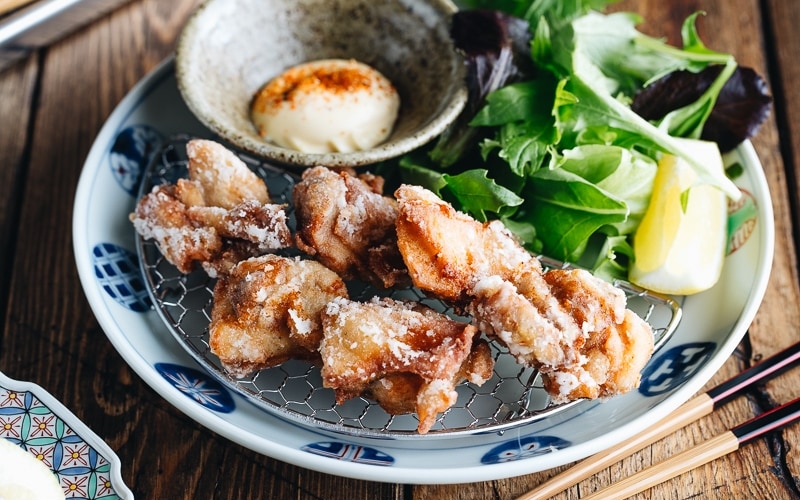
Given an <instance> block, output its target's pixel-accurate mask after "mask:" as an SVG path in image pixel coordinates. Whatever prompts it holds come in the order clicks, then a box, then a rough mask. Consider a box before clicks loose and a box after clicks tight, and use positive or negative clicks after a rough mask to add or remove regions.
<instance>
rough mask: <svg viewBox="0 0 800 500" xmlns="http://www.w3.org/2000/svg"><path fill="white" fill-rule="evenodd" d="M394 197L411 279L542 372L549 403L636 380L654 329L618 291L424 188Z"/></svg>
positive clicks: (599, 393) (602, 393)
mask: <svg viewBox="0 0 800 500" xmlns="http://www.w3.org/2000/svg"><path fill="white" fill-rule="evenodd" d="M396 196H397V198H398V201H399V207H400V214H399V216H398V219H397V235H398V246H399V248H400V251H401V253H402V255H403V258H404V260H405V262H406V265H407V266H408V268H409V273H410V275H411V277H412V279H413V281H414V284H415V285H416V286H418V287H419V288H421V289H422V290H424V291H426V292H429V293H432V294H434V295H436V296H438V297H440V298H443V299H445V300H448V301H453V302H456V303H458V304H461V305H463V307H464V308H465V310H466V311H467V312H468V313H469V314H471V315H472V317H473V318H474V321H475V323H476V324H477V325H478V327H479V328H480V329H481V330H482V331H483V332H484V333H486V334H487V335H490V336H492V337H494V338H496V339H497V340H499V341H500V342H501V343H503V344H505V345H506V346H507V347H508V348H509V352H510V353H511V354H512V355H514V356H515V357H516V358H517V360H518V361H519V362H520V363H523V364H526V365H528V366H532V367H534V368H536V369H538V370H539V371H540V372H541V373H542V375H543V378H544V380H545V389H546V390H547V392H548V393H549V394H550V395H551V397H552V399H553V401H554V402H556V403H560V402H565V401H570V400H573V399H577V398H597V397H607V396H611V395H614V394H620V393H624V392H627V391H629V390H631V389H632V388H634V387H636V386H637V385H638V383H639V378H640V372H641V370H642V368H643V367H644V365H645V363H646V362H647V361H648V360H649V359H650V356H651V354H652V352H653V334H652V331H651V329H650V326H649V325H648V324H647V323H646V322H645V321H644V320H642V319H641V318H640V317H639V316H637V315H636V314H634V313H632V312H631V311H629V310H627V309H626V300H625V295H624V293H623V292H622V291H621V290H619V289H617V288H615V287H614V286H612V285H611V284H609V283H606V282H604V281H602V280H600V279H599V278H595V277H594V276H592V275H591V274H590V273H588V272H587V271H583V270H553V271H549V272H546V273H545V272H542V267H541V264H540V263H539V261H538V260H537V259H535V258H534V257H532V256H530V255H529V254H528V253H527V252H526V251H525V249H524V248H523V247H522V246H521V245H520V244H519V243H518V242H517V241H516V239H515V238H514V237H513V236H512V235H511V234H510V233H509V232H507V231H504V230H501V229H499V228H497V227H496V226H497V224H498V223H496V222H493V223H487V224H481V223H479V222H478V221H475V220H474V219H472V218H470V217H468V216H467V215H465V214H463V213H460V212H457V211H456V210H454V209H453V208H452V207H451V206H450V205H449V204H447V203H445V202H443V201H442V200H440V199H439V198H438V197H436V196H435V195H433V193H431V192H429V191H427V190H424V189H422V188H418V187H413V186H402V187H401V188H399V189H398V190H397V192H396ZM453 235H458V237H453Z"/></svg>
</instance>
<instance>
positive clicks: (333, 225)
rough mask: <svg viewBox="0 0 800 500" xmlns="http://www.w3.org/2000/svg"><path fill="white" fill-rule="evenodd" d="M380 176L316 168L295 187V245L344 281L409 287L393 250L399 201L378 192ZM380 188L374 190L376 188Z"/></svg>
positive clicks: (394, 248) (403, 267) (380, 181)
mask: <svg viewBox="0 0 800 500" xmlns="http://www.w3.org/2000/svg"><path fill="white" fill-rule="evenodd" d="M382 185H383V183H382V180H381V179H380V178H379V177H376V176H374V175H371V174H367V176H366V177H365V176H362V177H355V176H353V175H351V174H349V173H347V172H344V171H342V172H334V171H332V170H329V169H327V168H325V167H314V168H310V169H307V170H306V171H304V172H303V178H302V180H301V181H300V182H299V183H297V184H296V185H295V187H294V191H293V195H292V198H293V201H294V207H295V214H296V217H297V228H298V229H297V235H296V244H297V247H298V248H300V250H302V251H304V252H306V253H308V254H309V255H312V256H314V257H315V258H316V259H317V260H319V261H320V262H322V263H323V264H325V266H327V267H328V268H330V269H332V270H334V271H336V272H337V273H339V275H340V276H342V277H343V278H344V279H346V280H349V279H356V278H358V279H361V280H363V281H366V282H369V283H371V284H373V285H375V286H377V287H380V288H391V287H396V286H406V285H408V282H409V280H408V274H407V272H406V269H405V265H404V264H403V259H402V258H401V257H400V253H399V251H398V249H397V243H396V241H397V237H396V234H395V219H396V218H397V203H396V202H395V200H393V199H392V198H390V197H387V196H383V195H382V194H381V193H380V189H382ZM375 189H378V191H375Z"/></svg>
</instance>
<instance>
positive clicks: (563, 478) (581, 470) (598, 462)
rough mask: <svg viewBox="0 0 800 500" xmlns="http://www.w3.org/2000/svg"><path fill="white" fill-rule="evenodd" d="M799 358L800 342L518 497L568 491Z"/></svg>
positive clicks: (531, 498)
mask: <svg viewBox="0 0 800 500" xmlns="http://www.w3.org/2000/svg"><path fill="white" fill-rule="evenodd" d="M798 361H800V342H797V343H795V344H793V345H791V346H789V347H787V348H786V349H784V350H782V351H780V352H778V353H776V354H773V355H772V356H770V357H769V358H767V359H765V360H763V361H761V362H760V363H759V364H757V365H754V366H752V367H750V368H748V369H747V370H744V371H742V372H741V373H740V374H738V375H736V376H734V377H732V378H730V379H728V380H726V381H725V382H722V383H721V384H719V385H717V386H716V387H714V388H712V389H710V390H708V391H707V392H705V393H703V394H700V395H698V396H696V397H694V398H692V399H690V400H689V401H687V402H686V403H684V404H683V405H682V406H680V407H679V408H678V409H677V410H675V411H674V412H672V413H670V414H669V415H668V416H667V417H666V418H664V419H662V420H661V421H659V422H658V423H657V424H656V425H653V426H652V427H650V428H648V429H646V430H644V431H643V432H641V433H639V434H637V435H635V436H633V437H631V438H629V439H628V440H626V441H623V442H622V443H620V444H618V445H617V446H613V447H612V448H610V449H608V450H606V451H603V452H600V453H597V454H595V455H592V456H591V457H589V458H586V459H584V460H583V461H581V462H579V463H578V464H576V465H574V466H573V467H571V468H569V469H567V470H565V471H564V472H562V473H560V474H558V475H556V476H554V477H553V478H551V479H550V480H548V481H546V482H545V483H542V484H541V485H539V486H538V487H536V488H535V489H533V490H531V491H529V492H528V493H526V494H524V495H522V496H520V497H518V498H517V500H535V499H536V500H540V499H544V498H549V497H551V496H553V495H555V494H556V493H559V492H561V491H564V490H565V489H567V488H569V487H570V486H573V485H575V484H577V483H579V482H580V481H582V480H584V479H586V478H588V477H590V476H592V475H594V474H596V473H598V472H600V471H601V470H603V469H605V468H606V467H608V466H610V465H612V464H614V463H616V462H618V461H620V460H622V459H623V458H625V457H627V456H629V455H631V454H633V453H635V452H636V451H638V450H641V449H642V448H644V447H646V446H648V445H650V444H652V443H655V442H656V441H658V440H660V439H663V438H665V437H666V436H669V435H670V434H672V433H673V432H675V431H677V430H678V429H680V428H682V427H685V426H687V425H689V424H690V423H692V422H694V421H696V420H698V419H700V418H702V417H704V416H706V415H709V414H710V413H711V412H712V411H714V410H715V409H717V408H719V407H720V406H722V405H723V404H725V403H727V402H728V401H730V400H732V399H733V398H735V397H737V396H739V395H741V394H743V393H744V392H746V391H747V390H749V389H750V388H751V387H753V386H754V385H757V384H759V383H760V382H763V381H765V380H768V379H770V378H772V377H774V376H776V375H778V374H779V373H782V372H783V371H784V370H786V369H788V368H789V367H791V366H792V365H794V364H795V363H797V362H798Z"/></svg>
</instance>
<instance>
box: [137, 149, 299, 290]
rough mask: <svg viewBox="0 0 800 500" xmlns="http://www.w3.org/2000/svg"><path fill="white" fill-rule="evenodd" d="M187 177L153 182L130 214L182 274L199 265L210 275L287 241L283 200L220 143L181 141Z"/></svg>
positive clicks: (141, 233) (217, 273)
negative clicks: (277, 199)
mask: <svg viewBox="0 0 800 500" xmlns="http://www.w3.org/2000/svg"><path fill="white" fill-rule="evenodd" d="M186 152H187V155H188V158H189V162H188V171H189V178H188V179H178V181H177V182H176V183H175V184H165V185H159V186H155V187H154V188H153V189H152V191H151V192H150V193H148V194H146V195H145V196H143V197H142V199H141V200H140V201H139V203H138V204H137V206H136V210H135V212H134V213H132V214H131V215H130V219H131V221H132V222H133V225H134V228H135V229H136V231H137V232H138V233H139V234H140V235H141V236H142V237H143V238H145V239H153V240H155V242H156V245H157V246H158V248H159V250H160V251H161V253H162V254H163V255H164V257H165V258H166V259H167V260H168V261H169V262H171V263H172V264H173V265H174V266H175V267H177V268H178V270H179V271H181V272H182V273H190V272H192V270H193V269H194V268H195V266H196V265H200V266H201V267H202V268H203V269H204V270H205V271H206V272H207V273H208V274H209V275H210V276H212V277H216V276H217V275H219V274H221V273H224V272H226V271H227V270H229V269H230V268H231V267H232V266H233V265H235V264H236V263H237V262H239V261H241V260H244V259H247V258H249V257H253V256H257V255H263V254H264V253H267V252H270V251H273V250H278V249H282V248H286V247H287V246H289V245H290V244H291V242H292V237H291V233H290V231H289V227H288V226H287V224H286V213H285V210H284V207H283V206H282V205H277V204H273V203H271V201H270V197H269V194H268V192H267V188H266V185H265V184H264V182H263V181H262V180H261V179H260V178H259V177H258V176H257V175H255V174H254V173H253V172H252V171H251V170H250V169H249V168H247V166H246V165H245V164H244V162H242V160H240V159H239V158H238V157H237V156H236V155H235V154H233V153H232V152H231V151H229V150H228V149H226V148H225V147H224V146H222V145H220V144H218V143H216V142H212V141H207V140H200V139H196V140H193V141H189V142H188V143H187V145H186Z"/></svg>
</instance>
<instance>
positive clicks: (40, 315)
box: [0, 0, 800, 500]
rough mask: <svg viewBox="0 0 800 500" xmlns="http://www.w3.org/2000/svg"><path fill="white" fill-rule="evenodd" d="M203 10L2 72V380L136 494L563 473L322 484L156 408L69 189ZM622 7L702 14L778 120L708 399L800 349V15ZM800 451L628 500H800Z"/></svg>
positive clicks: (709, 420)
mask: <svg viewBox="0 0 800 500" xmlns="http://www.w3.org/2000/svg"><path fill="white" fill-rule="evenodd" d="M200 1H201V0H171V1H170V2H164V1H159V0H135V1H133V2H132V3H130V4H128V5H126V6H125V7H122V8H120V9H118V10H116V11H115V12H114V13H112V14H110V15H107V16H105V17H103V18H101V19H100V20H98V21H96V22H94V23H92V24H91V25H89V26H87V27H85V28H83V29H81V30H80V31H78V32H76V33H74V34H72V35H70V36H69V37H67V38H65V39H63V40H61V41H59V42H58V43H56V44H54V45H52V46H50V47H48V48H46V49H43V50H42V51H40V52H39V53H37V54H34V55H33V56H32V57H30V58H28V59H26V60H24V61H20V62H19V63H17V64H15V65H13V66H12V67H10V68H9V69H7V70H5V71H3V72H2V73H0V96H2V98H0V235H2V237H3V238H2V242H0V301H1V302H0V305H2V309H0V311H2V312H1V313H0V317H2V320H3V328H2V332H0V370H3V372H4V373H6V374H7V375H9V376H11V377H13V378H17V379H22V380H30V381H33V382H35V383H38V384H40V385H42V386H43V387H45V388H46V389H47V390H48V391H50V392H51V393H52V394H53V395H54V396H56V397H57V398H58V399H60V400H61V401H62V402H63V403H64V404H66V405H67V406H68V407H69V408H70V409H72V410H73V411H74V412H75V413H76V414H77V415H78V416H79V417H80V418H82V419H83V420H84V421H85V422H87V424H88V425H89V426H90V427H91V428H92V429H93V430H94V431H95V432H97V433H98V434H99V435H100V436H102V437H103V438H104V439H105V440H106V442H107V443H108V444H109V445H110V446H111V447H112V448H113V449H114V450H115V451H116V452H117V454H118V455H119V456H120V458H121V460H122V464H123V471H122V473H123V477H124V479H125V481H126V483H127V484H128V485H129V486H130V487H131V489H132V490H133V491H134V492H135V494H136V495H137V498H168V499H179V498H187V499H206V498H208V499H212V498H213V499H256V500H257V499H272V498H276V499H284V498H286V499H302V500H305V499H324V500H344V499H348V500H351V499H352V500H367V499H384V498H385V499H396V500H455V499H463V500H467V499H487V498H491V499H498V500H507V499H513V498H516V497H517V496H519V495H521V494H522V493H524V492H525V491H527V490H529V489H531V488H533V487H534V486H536V485H537V484H540V483H541V482H543V481H544V480H546V479H547V478H549V477H551V476H553V475H555V474H556V473H557V472H559V471H560V470H563V469H564V467H560V468H557V469H554V470H549V471H544V472H540V473H535V474H529V475H525V476H521V477H516V478H510V479H505V480H498V481H484V482H477V483H470V484H462V485H430V486H427V485H426V486H411V485H398V484H391V483H382V482H370V481H358V480H351V479H345V478H339V477H335V476H331V475H327V474H322V473H318V472H314V471H310V470H308V469H304V468H302V467H298V466H294V465H289V464H286V463H283V462H281V461H278V460H275V459H272V458H269V457H265V456H262V455H260V454H258V453H255V452H252V451H250V450H249V449H247V448H245V447H242V446H240V445H238V444H235V443H232V442H230V441H229V440H227V439H225V438H224V437H222V436H219V435H217V434H215V433H214V432H211V431H209V430H207V429H205V428H203V427H202V426H200V425H199V424H197V423H196V422H194V421H193V420H192V419H190V418H189V417H187V416H185V415H183V414H182V413H181V412H180V411H179V410H177V409H176V408H174V407H173V406H172V405H170V404H169V403H167V402H166V401H165V400H163V399H162V398H161V397H160V396H158V395H157V394H156V393H155V392H154V391H153V390H152V389H150V388H149V387H148V386H147V384H145V383H144V382H143V381H142V380H141V379H140V378H139V377H138V375H136V374H135V373H134V372H133V371H132V370H131V369H130V368H129V367H128V365H127V364H126V363H125V361H124V360H123V359H122V358H121V357H120V356H119V354H118V353H117V352H116V351H115V349H114V348H113V346H112V345H111V344H110V343H109V341H108V340H107V339H106V337H105V335H104V333H103V332H102V330H101V329H100V327H99V326H98V324H97V322H96V320H95V319H94V316H93V315H92V312H91V309H90V308H89V305H88V303H87V301H86V299H85V298H84V295H83V292H82V290H81V287H80V283H79V280H78V276H77V272H76V270H75V265H74V256H73V254H72V235H71V231H72V228H71V216H72V202H73V196H74V191H75V186H76V184H77V180H78V177H79V175H80V171H81V168H82V165H83V162H84V160H85V158H86V155H87V154H88V152H89V149H90V147H91V145H92V143H93V141H94V139H95V137H96V136H97V133H98V132H99V131H100V128H101V127H102V126H103V124H104V123H105V121H106V120H107V118H108V116H109V115H110V114H111V112H112V111H113V110H114V108H115V107H116V106H117V105H118V103H119V102H120V100H121V99H122V98H123V97H124V96H125V95H126V94H127V93H128V92H129V91H130V89H131V88H132V87H133V86H134V85H135V84H136V82H138V81H139V80H140V79H141V78H142V77H144V76H145V75H146V74H147V73H148V72H149V71H151V70H152V69H153V68H155V67H156V66H157V65H158V64H159V63H160V62H161V61H162V60H163V59H164V58H166V57H169V56H170V55H171V54H172V52H173V50H174V47H175V40H176V37H177V35H178V32H179V30H180V28H181V26H182V25H183V23H184V22H185V20H186V19H187V17H188V16H189V15H190V14H191V12H192V10H193V9H194V8H195V7H196V6H197V5H198V4H199V3H200ZM613 8H614V10H630V11H634V12H637V13H639V14H640V15H641V16H642V18H643V19H644V20H645V22H644V24H643V25H642V26H641V28H642V30H643V31H645V32H647V33H649V34H651V35H655V36H666V37H667V38H668V39H669V40H670V41H671V42H672V43H678V42H679V33H680V25H681V23H682V22H683V19H684V18H685V17H686V16H687V15H689V14H691V13H692V12H695V11H697V10H705V11H706V12H707V15H705V16H703V17H701V18H700V19H699V22H698V25H699V26H698V27H699V31H700V34H701V36H702V38H703V40H704V41H705V42H706V44H707V45H708V46H709V47H710V48H712V49H719V50H724V51H728V52H731V53H733V54H735V55H736V57H737V59H738V60H739V62H740V63H741V64H744V65H747V66H752V67H754V68H755V69H756V70H758V72H759V73H761V74H762V75H764V76H765V77H766V78H767V79H768V81H769V83H770V86H771V88H772V90H773V93H774V95H775V99H776V100H775V110H774V112H773V114H772V115H771V117H770V118H769V120H768V121H767V122H766V123H765V124H764V126H763V127H762V129H761V130H760V131H759V133H758V135H757V136H756V137H755V138H754V140H753V144H754V146H755V148H756V150H757V152H758V155H759V158H760V159H761V161H762V163H763V166H764V170H765V173H766V176H767V179H768V182H769V186H770V190H771V193H772V198H773V205H774V207H773V208H774V212H775V223H776V235H775V258H774V264H773V272H772V274H771V278H770V282H769V287H768V290H767V292H766V296H765V300H764V303H763V304H762V306H761V309H760V311H759V313H758V315H757V316H756V318H755V321H754V322H753V324H752V326H751V327H750V329H749V333H748V335H747V336H746V338H745V339H744V341H743V342H742V344H741V345H740V346H739V348H738V349H737V351H736V352H735V353H734V355H733V356H731V358H730V359H729V360H728V361H727V362H726V363H725V364H724V366H723V367H722V369H721V370H720V371H719V372H718V373H717V374H716V375H715V376H714V377H713V378H712V380H711V381H710V382H709V384H708V387H711V386H712V385H715V384H717V383H719V382H721V381H723V380H725V379H726V378H728V377H730V376H732V375H734V374H735V373H737V372H738V371H740V370H741V369H743V368H745V367H748V366H750V365H751V364H752V363H753V362H755V361H756V360H757V359H759V358H760V357H762V356H767V355H770V354H773V353H774V352H777V351H778V350H780V349H781V348H783V347H785V346H786V345H788V344H789V343H791V342H794V341H797V340H798V338H800V305H799V304H800V278H798V262H797V256H796V252H797V244H798V238H800V236H799V234H800V225H798V221H800V212H799V211H798V204H799V203H798V199H799V198H800V190H799V189H798V177H800V125H797V123H796V118H795V117H796V116H797V115H798V114H800V95H798V93H797V91H796V90H795V89H796V87H797V83H796V82H798V81H800V65H798V64H797V61H798V60H800V33H798V30H797V28H796V27H797V26H798V25H800V3H798V2H793V1H785V0H727V1H725V2H719V1H716V0H675V1H671V2H663V1H661V0H638V1H634V0H626V1H624V2H621V3H619V4H616V5H614V7H613ZM797 380H798V372H797V371H791V372H788V373H787V374H785V375H783V376H781V377H779V378H777V379H775V380H774V381H772V382H770V383H768V384H766V385H765V386H764V387H763V388H762V389H761V390H760V391H758V392H757V393H755V394H754V395H753V396H752V397H749V398H742V399H739V400H737V401H734V402H732V403H730V404H728V405H726V406H725V407H724V408H722V409H721V410H719V411H717V412H714V414H712V415H710V416H708V417H706V418H704V419H702V420H700V421H698V422H696V423H695V424H692V425H690V426H689V427H687V428H685V429H682V430H680V431H678V432H677V433H675V434H674V435H673V436H670V437H668V438H666V439H664V440H663V441H660V442H659V443H657V444H654V445H653V446H651V447H649V448H646V449H645V450H642V451H640V452H638V453H635V454H633V455H632V456H630V457H628V458H626V459H624V460H622V461H620V462H619V463H617V464H614V465H613V466H611V467H609V468H607V469H605V470H604V471H602V472H600V473H599V474H597V475H596V476H594V477H593V478H591V479H589V480H585V481H582V482H581V483H579V484H578V485H576V486H575V487H572V488H570V489H568V490H566V491H565V492H563V493H561V494H559V495H558V496H556V497H555V498H558V499H560V500H567V499H570V500H571V499H578V498H581V497H584V496H586V495H588V494H590V493H591V492H593V491H596V490H597V489H599V488H602V487H606V486H608V485H610V484H611V483H613V482H615V481H617V480H618V479H619V478H620V477H625V476H627V475H630V474H631V473H633V472H635V471H637V470H640V469H642V468H644V467H647V466H649V465H651V464H654V463H657V462H659V461H661V460H664V459H665V458H667V457H669V456H671V455H673V454H675V453H678V452H681V451H683V450H687V449H690V448H692V447H693V446H694V445H695V444H697V443H700V442H702V441H705V440H706V439H709V438H711V437H713V436H715V435H718V434H720V433H721V432H723V431H724V430H725V429H727V428H728V427H730V426H731V425H734V424H736V423H739V422H741V421H743V420H745V419H747V418H750V417H751V416H753V415H754V414H756V413H759V412H761V411H764V410H765V409H767V408H769V407H771V406H774V405H776V404H779V403H782V402H785V401H788V400H789V399H792V398H794V397H797V396H798V391H800V389H798V387H799V386H798V384H797ZM599 425H600V424H599ZM798 443H800V429H799V428H797V427H792V428H788V429H786V430H784V431H782V432H781V433H779V434H777V435H775V436H774V437H771V438H769V439H764V440H759V441H757V442H755V443H753V444H751V445H748V446H746V447H744V448H743V449H741V450H739V451H737V452H735V453H732V454H730V455H728V456H725V457H722V458H720V459H718V460H715V461H713V462H712V463H710V464H707V465H705V466H702V467H699V468H697V469H694V470H692V471H689V472H687V473H686V474H682V475H680V476H678V477H676V478H674V479H672V480H670V481H668V482H666V483H664V484H662V485H659V486H656V487H654V488H653V489H651V490H648V491H647V492H644V493H642V494H640V495H637V496H635V497H634V498H637V499H670V500H681V499H686V498H709V499H729V498H759V499H767V500H772V499H776V500H777V499H786V498H800V493H799V492H800V487H799V486H798V484H797V479H796V478H797V477H798V476H800V455H799V454H798V450H797V444H798ZM443 481H446V478H443Z"/></svg>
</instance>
